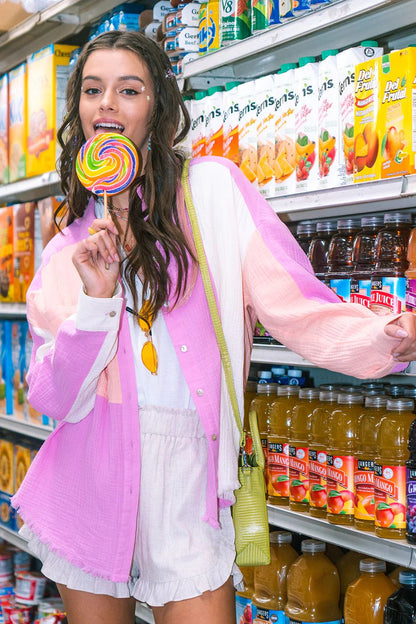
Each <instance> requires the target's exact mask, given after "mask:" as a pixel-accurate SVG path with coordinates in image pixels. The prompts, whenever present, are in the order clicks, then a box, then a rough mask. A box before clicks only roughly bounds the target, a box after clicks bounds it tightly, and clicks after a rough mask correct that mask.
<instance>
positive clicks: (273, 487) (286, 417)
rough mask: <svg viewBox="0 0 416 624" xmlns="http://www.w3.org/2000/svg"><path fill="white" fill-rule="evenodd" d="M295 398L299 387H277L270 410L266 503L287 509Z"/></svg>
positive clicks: (296, 398) (296, 399)
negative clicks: (290, 440) (291, 430)
mask: <svg viewBox="0 0 416 624" xmlns="http://www.w3.org/2000/svg"><path fill="white" fill-rule="evenodd" d="M298 396H299V386H277V398H276V399H275V400H274V401H273V403H272V404H271V406H270V417H269V418H270V425H269V436H268V442H267V456H268V471H269V475H268V501H269V503H270V504H272V505H278V506H286V505H289V436H290V422H291V418H292V410H293V408H294V406H295V405H296V403H297V401H298Z"/></svg>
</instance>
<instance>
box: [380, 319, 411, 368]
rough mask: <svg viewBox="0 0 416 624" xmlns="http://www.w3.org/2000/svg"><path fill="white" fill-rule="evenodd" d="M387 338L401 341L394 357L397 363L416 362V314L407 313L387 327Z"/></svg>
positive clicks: (395, 348)
mask: <svg viewBox="0 0 416 624" xmlns="http://www.w3.org/2000/svg"><path fill="white" fill-rule="evenodd" d="M384 332H385V333H386V334H387V336H391V337H392V338H397V339H399V340H400V342H399V344H397V345H396V346H395V347H394V349H393V351H392V355H393V357H394V359H395V360H397V362H410V361H411V360H416V314H412V313H411V312H405V313H403V314H402V315H401V316H399V317H398V318H397V319H395V320H394V321H392V322H391V323H388V325H386V326H385V328H384Z"/></svg>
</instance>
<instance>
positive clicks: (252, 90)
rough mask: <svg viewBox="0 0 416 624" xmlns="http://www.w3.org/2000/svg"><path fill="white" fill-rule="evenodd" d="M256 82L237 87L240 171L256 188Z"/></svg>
mask: <svg viewBox="0 0 416 624" xmlns="http://www.w3.org/2000/svg"><path fill="white" fill-rule="evenodd" d="M256 82H257V81H256V80H251V81H250V82H244V83H243V84H241V85H240V86H239V87H238V97H239V108H240V110H239V114H238V152H239V165H240V169H241V171H242V172H243V173H244V175H245V176H246V177H247V178H248V180H249V181H250V182H252V184H254V185H255V186H257V95H258V94H257V89H256Z"/></svg>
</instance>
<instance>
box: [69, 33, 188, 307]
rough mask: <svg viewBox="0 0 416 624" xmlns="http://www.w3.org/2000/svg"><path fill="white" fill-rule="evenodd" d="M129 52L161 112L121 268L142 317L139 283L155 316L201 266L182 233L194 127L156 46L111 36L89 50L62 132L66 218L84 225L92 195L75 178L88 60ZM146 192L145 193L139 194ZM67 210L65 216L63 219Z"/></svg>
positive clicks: (72, 84) (133, 201) (72, 82)
mask: <svg viewBox="0 0 416 624" xmlns="http://www.w3.org/2000/svg"><path fill="white" fill-rule="evenodd" d="M103 49H125V50H129V51H131V52H134V53H135V54H136V55H137V56H138V57H139V58H140V60H142V61H144V63H145V64H146V66H147V68H148V70H149V72H150V76H151V78H152V82H153V89H154V100H155V104H154V110H153V114H152V118H151V121H150V125H149V129H148V130H149V135H150V136H151V149H150V151H149V152H148V155H147V163H146V167H145V171H144V172H142V173H141V175H140V176H139V177H138V178H136V180H135V181H134V182H133V184H132V185H131V188H130V197H129V226H130V229H131V231H132V233H133V235H134V238H135V240H136V241H140V244H138V243H137V242H136V245H135V246H134V248H133V249H132V250H131V252H130V253H129V255H128V258H127V260H126V262H125V263H123V265H122V271H123V272H124V275H125V278H126V281H127V283H128V286H129V288H130V289H131V292H132V294H133V299H134V306H135V308H136V309H137V306H138V302H137V295H136V287H135V280H136V276H137V275H140V279H141V280H142V282H143V293H145V294H146V296H148V298H149V306H150V311H151V313H152V314H156V313H157V312H158V310H159V309H160V308H161V306H162V305H163V303H164V302H165V301H166V300H167V298H168V296H169V295H170V296H172V295H173V297H174V300H173V301H171V302H170V303H171V305H172V304H174V303H175V302H177V301H178V300H179V299H180V297H181V295H182V294H183V293H184V292H185V289H186V286H187V277H188V270H189V268H190V266H191V263H192V262H194V257H193V254H192V251H191V249H190V247H189V245H188V244H187V241H186V238H185V236H184V234H183V232H182V231H181V229H180V225H179V217H178V212H177V206H176V199H177V197H176V195H177V189H178V186H179V183H180V176H181V171H182V166H183V160H184V158H183V155H182V154H181V152H180V151H179V150H178V149H175V146H176V145H177V144H178V143H179V142H180V141H181V140H182V139H183V138H184V137H185V135H186V134H187V132H188V130H189V126H190V120H189V114H188V112H187V109H186V108H185V106H184V103H183V99H182V96H181V94H180V91H179V89H178V86H177V82H176V79H175V77H174V75H173V73H172V69H171V65H170V62H169V59H168V57H167V55H166V54H165V53H164V52H163V51H162V50H161V49H160V48H159V47H158V46H157V44H156V43H154V42H153V41H152V40H150V39H149V38H147V37H145V36H144V35H142V34H140V33H137V32H120V31H112V32H108V33H104V34H102V35H99V36H98V37H96V38H95V39H93V40H92V41H90V42H89V43H88V44H87V45H86V46H85V47H84V49H83V50H82V52H81V54H80V56H79V58H78V61H77V63H76V66H75V68H74V70H73V72H72V75H71V77H70V79H69V82H68V87H67V115H66V117H65V119H64V122H63V124H62V126H61V127H60V129H59V131H58V139H59V142H60V144H61V146H62V152H61V155H60V159H59V162H58V170H59V173H60V176H61V181H62V182H61V183H62V190H63V192H64V194H65V202H64V204H63V210H64V212H65V216H66V219H67V224H68V225H69V224H70V223H72V222H73V221H74V220H75V219H77V218H79V217H82V215H83V214H84V211H85V209H86V206H87V203H88V199H89V197H90V196H91V193H90V192H89V191H87V189H85V188H84V187H83V186H82V184H81V183H80V181H79V180H78V177H77V175H76V171H75V161H76V157H77V154H78V151H79V149H80V147H81V146H82V144H83V143H84V142H85V136H84V134H83V131H82V126H81V120H80V117H79V101H80V94H81V83H82V73H83V69H84V66H85V63H86V60H87V58H88V57H89V56H90V54H91V53H92V52H94V51H96V50H103ZM138 190H140V193H138ZM61 216H62V210H61V212H60V213H59V217H57V218H60V217H61ZM171 263H172V264H173V266H175V267H176V275H177V281H176V287H175V290H174V292H173V293H172V292H170V290H171V287H172V283H171V280H170V277H169V274H168V266H169V264H171Z"/></svg>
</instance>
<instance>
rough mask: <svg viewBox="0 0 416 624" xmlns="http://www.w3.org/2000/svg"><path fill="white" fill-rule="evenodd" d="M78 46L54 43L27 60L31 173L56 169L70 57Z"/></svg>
mask: <svg viewBox="0 0 416 624" xmlns="http://www.w3.org/2000/svg"><path fill="white" fill-rule="evenodd" d="M75 49H76V46H70V45H58V44H51V45H49V46H46V47H45V48H42V49H41V50H39V51H38V52H35V53H34V54H31V55H30V56H29V57H28V60H27V83H28V107H27V111H28V161H27V174H28V176H34V175H40V174H42V173H46V172H47V171H54V170H55V163H56V159H57V157H58V155H59V152H60V146H59V143H58V141H57V137H56V133H57V130H58V129H59V126H60V125H61V123H62V120H63V118H64V114H65V109H66V102H65V94H66V85H67V82H68V79H69V75H70V67H69V58H70V56H71V52H72V51H73V50H75Z"/></svg>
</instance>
